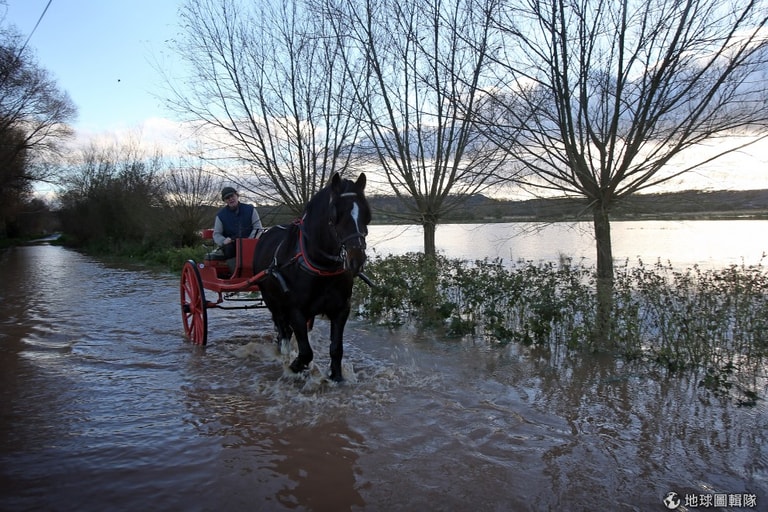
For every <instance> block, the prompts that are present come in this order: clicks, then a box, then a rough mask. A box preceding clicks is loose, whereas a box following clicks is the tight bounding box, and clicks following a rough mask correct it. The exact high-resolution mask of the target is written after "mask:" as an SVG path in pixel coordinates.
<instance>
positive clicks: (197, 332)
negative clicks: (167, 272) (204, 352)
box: [181, 260, 208, 345]
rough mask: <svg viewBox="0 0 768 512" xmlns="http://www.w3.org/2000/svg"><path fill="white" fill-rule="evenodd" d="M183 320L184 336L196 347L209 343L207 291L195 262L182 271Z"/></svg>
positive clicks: (186, 265) (188, 262) (188, 264)
mask: <svg viewBox="0 0 768 512" xmlns="http://www.w3.org/2000/svg"><path fill="white" fill-rule="evenodd" d="M181 319H182V322H183V323H184V334H186V336H187V338H189V341H191V342H192V343H194V344H195V345H205V344H206V343H207V341H208V311H207V310H206V308H205V290H204V289H203V280H202V279H201V278H200V271H199V270H198V269H197V265H196V264H195V262H194V261H192V260H189V261H187V262H186V263H184V267H183V268H182V269H181Z"/></svg>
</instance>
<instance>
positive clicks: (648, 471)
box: [0, 246, 768, 511]
mask: <svg viewBox="0 0 768 512" xmlns="http://www.w3.org/2000/svg"><path fill="white" fill-rule="evenodd" d="M0 282H1V283H2V288H1V291H0V298H1V299H2V303H3V305H4V307H3V310H2V313H0V326H1V327H0V411H1V414H2V419H1V420H0V510H3V511H22V510H49V511H58V510H61V511H65V510H66V511H69V510H79V511H97V510H98V511H103V510H110V511H119V510H126V511H127V510H131V511H134V510H141V509H147V510H153V511H164V510H168V511H171V510H181V509H183V510H190V511H195V510H200V511H218V510H248V511H261V510H263V511H280V510H293V511H295V510H299V511H302V510H306V511H309V510H313V511H328V510H334V511H337V510H350V511H363V510H370V511H379V510H381V511H391V510H403V511H411V510H412V511H425V510H445V511H463V510H473V509H478V510H480V509H482V510H491V511H510V510H514V511H518V510H521V511H525V510H531V511H539V510H553V511H554V510H570V511H578V510H585V511H586V510H590V511H591V510H622V511H625V510H638V511H646V510H666V509H667V508H666V507H665V505H664V504H663V503H662V500H663V499H664V498H665V496H666V495H667V494H668V493H669V492H677V493H678V496H679V499H680V500H681V507H680V509H681V510H682V509H683V508H685V509H688V510H693V509H695V508H701V507H703V506H704V505H703V504H704V503H706V501H707V500H712V502H713V503H714V500H715V499H725V500H726V502H725V503H726V505H725V506H724V508H732V509H734V510H736V509H750V508H751V509H754V510H765V507H766V505H768V430H767V429H766V425H767V420H768V414H766V412H767V410H766V402H765V401H764V400H761V401H759V402H758V405H757V406H755V407H738V406H737V405H736V404H735V403H734V402H732V401H729V400H727V399H726V398H721V397H718V396H714V395H712V394H710V393H709V392H707V391H706V390H704V389H702V388H700V387H699V386H698V379H697V378H696V377H695V376H691V377H690V378H681V377H670V376H668V375H666V374H665V373H663V372H661V371H656V370H653V369H648V368H643V367H632V366H626V365H623V364H622V363H620V362H618V361H615V360H613V359H611V358H597V357H582V358H569V357H567V356H566V355H564V354H553V353H549V352H546V351H531V350H528V349H524V348H521V347H517V346H514V345H513V346H507V347H497V346H488V345H486V344H483V343H471V342H467V341H457V340H445V339H436V338H434V337H432V336H429V335H426V334H424V333H420V332H418V330H417V329H416V328H411V329H405V330H395V331H390V330H387V329H384V328H380V327H373V326H370V325H368V324H366V323H364V322H359V321H357V322H351V323H350V325H349V326H348V329H347V334H346V344H345V358H344V364H345V365H344V373H345V376H346V378H347V382H346V383H345V384H343V385H334V384H331V383H329V382H327V381H326V380H325V379H324V378H323V375H324V373H325V371H326V370H327V367H328V354H327V352H328V344H329V342H328V332H327V324H326V323H325V322H324V321H318V322H317V324H316V329H315V332H314V336H313V347H314V349H315V354H316V359H315V363H314V366H313V367H312V369H311V371H310V372H308V373H307V374H304V375H301V376H299V377H295V376H293V375H292V374H290V372H289V371H288V370H287V363H288V362H289V358H287V357H283V356H281V355H279V353H278V351H277V350H276V348H275V345H274V342H273V339H274V336H273V328H272V325H271V322H270V319H269V316H268V313H267V312H266V311H262V310H259V311H212V312H211V313H210V314H209V326H210V334H209V342H208V346H206V347H195V346H192V345H190V344H189V343H188V342H186V341H185V340H184V339H183V335H182V326H181V315H180V312H179V304H178V302H179V284H178V278H177V277H176V276H173V275H169V274H163V273H156V272H150V271H147V270H143V269H137V268H123V267H115V266H109V265H105V264H103V263H100V262H97V261H95V260H93V259H91V258H88V257H86V256H83V255H81V254H78V253H76V252H73V251H69V250H66V249H63V248H59V247H51V246H35V247H21V248H16V249H10V250H8V251H5V252H3V253H1V254H0ZM763 377H764V376H763ZM763 396H765V395H763ZM737 500H738V503H740V504H741V507H740V508H739V507H737V506H736V503H737ZM700 506H701V507H700Z"/></svg>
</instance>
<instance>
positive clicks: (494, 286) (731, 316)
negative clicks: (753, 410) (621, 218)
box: [355, 253, 768, 404]
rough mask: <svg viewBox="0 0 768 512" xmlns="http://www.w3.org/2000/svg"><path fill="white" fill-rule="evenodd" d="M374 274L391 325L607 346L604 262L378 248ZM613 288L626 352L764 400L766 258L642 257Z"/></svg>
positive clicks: (617, 334)
mask: <svg viewBox="0 0 768 512" xmlns="http://www.w3.org/2000/svg"><path fill="white" fill-rule="evenodd" d="M425 268H427V269H429V268H436V272H429V271H424V270H423V269H425ZM366 273H367V274H368V275H369V276H370V277H371V278H372V279H373V281H374V282H375V283H376V284H377V286H376V287H375V288H374V289H372V290H370V291H369V290H368V289H367V287H365V286H364V285H362V284H361V285H357V286H356V289H355V301H356V303H357V304H359V307H358V313H359V314H360V316H362V317H364V318H366V319H369V320H371V321H374V322H377V323H379V324H382V325H386V326H390V327H396V326H400V325H403V324H406V323H409V322H418V323H419V325H420V326H423V325H430V326H432V327H434V328H436V329H438V330H439V331H440V332H441V333H442V334H444V335H445V336H448V337H450V336H454V337H467V336H468V337H472V338H474V339H482V340H486V341H487V342H488V343H489V344H491V345H505V344H508V343H521V344H524V345H527V346H537V347H539V348H544V349H547V350H551V351H552V352H559V353H573V352H580V353H582V354H585V353H586V354H589V353H591V352H594V351H597V350H598V349H599V347H600V346H601V345H600V344H599V343H596V342H595V336H594V334H595V332H596V327H597V326H596V321H597V311H596V308H597V301H596V299H595V293H596V292H595V284H594V281H595V272H594V270H593V269H587V268H583V267H578V266H572V265H570V264H569V262H568V261H566V260H564V261H562V262H561V263H560V264H559V265H555V264H542V265H533V264H531V263H525V262H522V263H518V264H515V265H511V266H508V265H504V264H503V262H502V261H501V260H492V261H489V260H482V261H475V262H474V263H471V264H470V263H467V262H462V261H460V260H451V259H446V258H444V257H438V258H437V260H436V262H435V265H434V266H433V265H430V264H429V262H428V260H427V259H425V258H424V256H423V255H422V254H413V253H412V254H407V255H404V256H390V257H387V258H376V259H374V260H373V261H370V262H369V263H368V264H367V266H366ZM430 276H431V277H430ZM430 280H433V281H434V282H428V281H430ZM424 290H435V291H436V293H435V292H432V293H430V294H425V292H424ZM613 299H614V300H613V306H612V311H611V318H610V333H609V335H610V337H611V341H612V342H613V343H612V345H611V346H614V347H616V349H615V355H616V356H618V357H621V358H623V359H625V360H627V361H641V362H647V363H649V364H652V365H654V366H657V367H660V368H663V369H665V370H667V371H670V372H682V371H687V370H694V371H699V370H704V371H705V372H706V373H705V376H704V377H703V378H702V380H701V385H702V386H704V387H706V388H707V389H710V390H712V391H714V392H718V393H721V392H731V391H738V392H739V393H740V399H739V400H740V403H744V404H752V403H754V400H755V398H756V396H757V394H756V393H757V392H756V390H755V389H753V388H754V386H755V385H754V384H749V383H748V382H747V381H749V380H750V376H752V377H754V375H755V374H756V372H757V371H758V369H759V368H760V367H761V364H762V362H763V361H764V358H765V356H766V354H767V353H768V273H767V272H766V269H765V268H764V267H763V266H762V264H760V265H756V266H744V265H741V266H731V267H728V268H726V269H723V270H711V271H705V270H702V269H701V268H698V267H694V268H692V269H688V270H686V271H682V272H681V271H676V270H674V269H672V268H671V267H670V266H665V265H663V264H661V263H656V264H655V265H652V266H647V265H645V264H644V263H643V262H642V261H640V262H638V264H637V265H635V266H632V267H630V266H629V265H625V266H623V267H622V268H619V269H618V271H617V275H616V280H615V289H614V297H613ZM435 320H437V322H436V321H435Z"/></svg>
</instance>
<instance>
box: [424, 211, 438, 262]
mask: <svg viewBox="0 0 768 512" xmlns="http://www.w3.org/2000/svg"><path fill="white" fill-rule="evenodd" d="M421 226H422V228H423V229H424V255H425V256H427V257H432V258H434V257H435V256H436V255H437V248H436V246H435V231H437V223H436V222H435V221H432V220H424V221H423V222H422V224H421Z"/></svg>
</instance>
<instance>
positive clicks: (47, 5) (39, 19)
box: [17, 0, 53, 58]
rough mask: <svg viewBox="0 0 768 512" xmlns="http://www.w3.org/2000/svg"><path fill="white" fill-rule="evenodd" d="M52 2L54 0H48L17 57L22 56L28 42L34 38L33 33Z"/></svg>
mask: <svg viewBox="0 0 768 512" xmlns="http://www.w3.org/2000/svg"><path fill="white" fill-rule="evenodd" d="M52 2H53V0H48V3H47V4H46V5H45V9H43V13H42V14H41V15H40V17H39V18H38V19H37V23H35V27H34V28H33V29H32V32H30V33H29V35H28V36H27V40H26V41H24V44H23V45H22V47H21V48H20V49H19V54H18V56H17V58H19V57H21V54H22V52H24V49H25V48H26V47H27V44H29V40H30V39H32V34H34V33H35V30H37V27H38V26H39V25H40V22H41V21H43V17H44V16H45V13H46V12H48V8H49V7H50V6H51V3H52Z"/></svg>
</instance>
